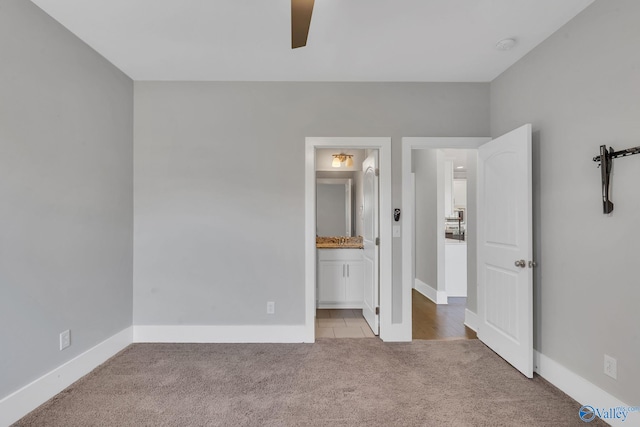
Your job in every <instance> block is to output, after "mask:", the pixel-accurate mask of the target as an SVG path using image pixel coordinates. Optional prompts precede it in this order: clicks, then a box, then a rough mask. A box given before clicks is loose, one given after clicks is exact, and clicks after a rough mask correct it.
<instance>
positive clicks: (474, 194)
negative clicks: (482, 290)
mask: <svg viewBox="0 0 640 427" xmlns="http://www.w3.org/2000/svg"><path fill="white" fill-rule="evenodd" d="M477 198H478V150H467V212H466V215H467V218H466V222H467V231H466V235H465V239H466V240H467V309H468V310H469V311H472V312H474V313H477V312H478V310H477V308H478V233H477V230H478V225H477V223H478V203H477V200H478V199H477Z"/></svg>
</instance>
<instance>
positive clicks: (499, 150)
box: [478, 124, 534, 378]
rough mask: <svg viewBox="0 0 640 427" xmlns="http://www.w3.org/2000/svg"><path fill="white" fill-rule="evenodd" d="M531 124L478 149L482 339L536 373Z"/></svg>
mask: <svg viewBox="0 0 640 427" xmlns="http://www.w3.org/2000/svg"><path fill="white" fill-rule="evenodd" d="M531 208H532V204H531V125H530V124H527V125H524V126H522V127H520V128H518V129H516V130H514V131H511V132H509V133H507V134H506V135H503V136H501V137H499V138H496V139H494V140H492V141H490V142H488V143H486V144H484V145H482V146H481V147H480V148H479V150H478V316H479V318H480V319H479V327H478V338H479V339H480V340H481V341H482V342H484V343H485V344H486V345H487V346H489V347H490V348H491V349H493V351H495V352H496V353H498V354H499V355H500V356H501V357H502V358H504V359H505V360H506V361H507V362H509V363H511V364H512V365H513V366H514V367H515V368H516V369H518V370H519V371H520V372H522V373H523V374H524V375H526V376H527V377H529V378H532V377H533V269H532V267H533V265H534V264H533V263H532V261H533V259H532V255H533V245H532V238H533V236H532V218H531V216H532V214H531Z"/></svg>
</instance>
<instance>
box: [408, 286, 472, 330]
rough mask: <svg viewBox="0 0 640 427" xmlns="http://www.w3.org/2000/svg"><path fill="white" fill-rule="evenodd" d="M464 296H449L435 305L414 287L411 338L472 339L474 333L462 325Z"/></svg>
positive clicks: (464, 304) (465, 300)
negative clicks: (441, 303)
mask: <svg viewBox="0 0 640 427" xmlns="http://www.w3.org/2000/svg"><path fill="white" fill-rule="evenodd" d="M466 302H467V299H466V298H449V304H447V305H437V304H436V303H434V302H433V301H431V300H430V299H428V298H427V297H425V296H424V295H422V294H421V293H420V292H418V291H416V290H415V289H414V290H413V291H412V313H413V339H414V340H442V339H474V338H477V335H476V333H475V332H474V331H473V330H471V329H469V328H468V327H466V326H465V325H464V310H465V306H466Z"/></svg>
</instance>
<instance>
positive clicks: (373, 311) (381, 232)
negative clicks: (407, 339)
mask: <svg viewBox="0 0 640 427" xmlns="http://www.w3.org/2000/svg"><path fill="white" fill-rule="evenodd" d="M306 144H307V145H306V150H307V151H306V154H307V158H306V160H307V161H306V167H305V169H306V181H305V200H306V205H305V211H306V213H305V219H306V239H305V243H306V245H305V260H306V276H305V277H306V280H305V282H306V283H305V291H306V296H305V302H306V306H305V307H306V308H305V310H306V328H307V332H308V334H309V335H310V336H313V337H314V339H315V337H316V336H318V337H321V336H323V337H327V336H333V337H339V336H340V337H352V336H353V337H356V336H358V337H367V336H375V335H380V337H381V338H382V339H385V333H386V331H385V325H386V324H387V323H388V322H389V321H390V317H391V298H390V294H391V227H390V225H391V222H390V221H387V223H385V221H380V216H379V215H380V214H379V213H380V212H381V211H382V210H383V209H386V210H387V211H388V212H390V211H391V208H390V202H391V179H390V172H391V162H390V160H391V156H390V152H391V141H390V138H307V141H306ZM327 234H329V235H327ZM316 310H320V311H316ZM385 310H387V316H389V317H388V318H387V317H386V316H385V315H384V312H385ZM338 328H339V329H338ZM311 334H313V335H311Z"/></svg>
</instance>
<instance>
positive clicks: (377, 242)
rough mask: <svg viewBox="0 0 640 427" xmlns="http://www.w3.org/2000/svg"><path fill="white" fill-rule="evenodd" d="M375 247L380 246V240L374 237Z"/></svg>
mask: <svg viewBox="0 0 640 427" xmlns="http://www.w3.org/2000/svg"><path fill="white" fill-rule="evenodd" d="M376 246H380V238H379V237H376Z"/></svg>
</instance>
